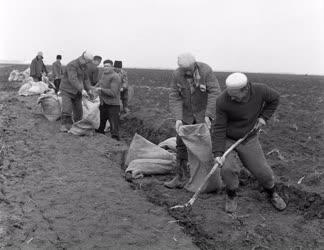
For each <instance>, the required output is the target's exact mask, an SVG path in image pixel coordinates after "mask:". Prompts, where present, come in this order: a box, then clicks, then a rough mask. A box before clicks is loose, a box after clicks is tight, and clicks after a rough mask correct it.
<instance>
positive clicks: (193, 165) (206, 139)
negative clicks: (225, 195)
mask: <svg viewBox="0 0 324 250" xmlns="http://www.w3.org/2000/svg"><path fill="white" fill-rule="evenodd" d="M179 136H180V137H181V139H182V140H183V142H184V144H185V145H186V147H187V151H188V163H189V168H190V179H189V181H188V183H187V184H186V186H185V188H186V189H187V190H188V191H191V192H196V191H197V189H198V188H199V187H200V185H201V183H202V182H203V180H204V178H205V177H206V175H207V174H208V173H209V172H210V170H211V169H212V167H213V165H214V159H213V154H212V143H211V137H210V132H209V129H208V128H207V125H206V124H195V125H184V126H181V127H180V129H179ZM221 188H222V179H221V175H220V168H218V169H217V170H216V172H215V173H214V174H213V175H212V176H211V177H210V179H209V182H208V183H207V184H206V185H205V187H204V188H203V190H202V192H206V193H207V192H213V191H217V190H219V189H221Z"/></svg>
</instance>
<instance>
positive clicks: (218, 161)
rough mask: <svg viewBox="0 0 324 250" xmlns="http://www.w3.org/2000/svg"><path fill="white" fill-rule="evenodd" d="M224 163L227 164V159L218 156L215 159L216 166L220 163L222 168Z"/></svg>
mask: <svg viewBox="0 0 324 250" xmlns="http://www.w3.org/2000/svg"><path fill="white" fill-rule="evenodd" d="M224 162H225V159H224V158H223V157H221V156H217V157H216V158H215V164H216V163H218V164H219V165H220V166H223V164H224Z"/></svg>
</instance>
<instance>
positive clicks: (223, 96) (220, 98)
mask: <svg viewBox="0 0 324 250" xmlns="http://www.w3.org/2000/svg"><path fill="white" fill-rule="evenodd" d="M226 98H227V92H226V89H225V90H223V91H222V92H221V93H220V95H219V96H218V97H217V99H216V106H217V107H223V105H225V102H226V100H227V99H226Z"/></svg>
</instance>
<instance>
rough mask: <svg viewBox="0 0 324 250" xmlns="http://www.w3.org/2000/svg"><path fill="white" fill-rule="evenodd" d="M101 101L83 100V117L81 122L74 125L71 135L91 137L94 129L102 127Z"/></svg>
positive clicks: (97, 99) (70, 131)
mask: <svg viewBox="0 0 324 250" xmlns="http://www.w3.org/2000/svg"><path fill="white" fill-rule="evenodd" d="M99 105H100V100H99V98H96V99H95V100H93V101H90V100H88V99H87V98H84V97H83V98H82V109H83V117H82V120H81V121H78V122H75V123H73V124H72V127H71V129H70V130H69V133H71V134H73V135H80V136H83V135H90V134H92V132H93V130H94V129H97V128H99V125H100V111H99Z"/></svg>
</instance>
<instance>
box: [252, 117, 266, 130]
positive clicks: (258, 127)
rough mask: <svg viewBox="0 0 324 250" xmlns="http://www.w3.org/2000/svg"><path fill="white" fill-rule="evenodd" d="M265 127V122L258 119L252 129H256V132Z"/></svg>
mask: <svg viewBox="0 0 324 250" xmlns="http://www.w3.org/2000/svg"><path fill="white" fill-rule="evenodd" d="M265 125H266V121H265V120H264V119H263V118H261V117H259V118H258V120H257V122H256V124H255V125H254V129H256V130H257V129H260V128H261V127H262V126H265Z"/></svg>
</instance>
